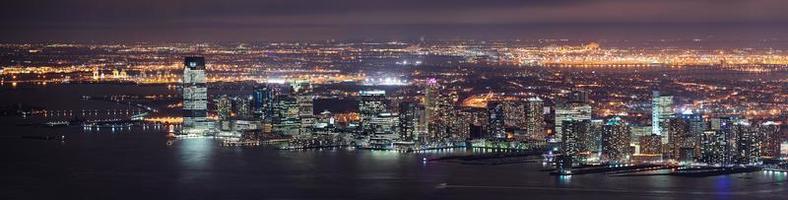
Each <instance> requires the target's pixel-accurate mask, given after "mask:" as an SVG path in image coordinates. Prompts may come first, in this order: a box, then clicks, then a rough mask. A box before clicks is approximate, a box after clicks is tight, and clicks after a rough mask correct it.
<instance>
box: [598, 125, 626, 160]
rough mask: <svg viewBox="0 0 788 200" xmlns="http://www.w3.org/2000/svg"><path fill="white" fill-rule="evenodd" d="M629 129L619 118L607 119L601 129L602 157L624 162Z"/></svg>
mask: <svg viewBox="0 0 788 200" xmlns="http://www.w3.org/2000/svg"><path fill="white" fill-rule="evenodd" d="M630 141H631V138H630V129H629V126H628V125H627V124H626V123H624V122H623V121H621V118H618V117H616V118H612V119H609V120H608V121H607V123H606V124H605V125H604V127H603V130H602V159H603V160H606V161H609V162H626V161H627V159H628V158H629V155H630V154H631V152H630V150H629V143H630Z"/></svg>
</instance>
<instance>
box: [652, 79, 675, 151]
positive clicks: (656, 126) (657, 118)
mask: <svg viewBox="0 0 788 200" xmlns="http://www.w3.org/2000/svg"><path fill="white" fill-rule="evenodd" d="M672 117H673V96H670V95H664V94H660V92H659V91H653V92H652V100H651V133H652V134H656V135H661V136H662V144H667V143H668V141H670V137H669V135H668V134H667V126H668V124H667V122H668V119H670V118H672Z"/></svg>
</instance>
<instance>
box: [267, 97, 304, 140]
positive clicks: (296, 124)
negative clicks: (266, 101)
mask: <svg viewBox="0 0 788 200" xmlns="http://www.w3.org/2000/svg"><path fill="white" fill-rule="evenodd" d="M298 114H299V107H298V100H297V99H296V98H295V97H291V96H288V95H279V96H277V97H276V102H275V104H274V119H273V132H274V133H276V134H281V135H291V136H296V135H298V134H299V131H300V128H301V119H299V117H298Z"/></svg>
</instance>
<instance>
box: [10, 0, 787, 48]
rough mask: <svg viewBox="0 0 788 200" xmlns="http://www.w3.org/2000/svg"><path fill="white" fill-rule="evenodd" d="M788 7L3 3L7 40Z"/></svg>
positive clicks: (380, 27)
mask: <svg viewBox="0 0 788 200" xmlns="http://www.w3.org/2000/svg"><path fill="white" fill-rule="evenodd" d="M787 7H788V1H785V0H748V1H739V0H659V1H656V0H221V1H217V0H130V1H121V0H11V1H6V2H2V3H0V23H2V26H3V27H4V29H3V30H0V36H3V38H4V39H5V40H13V39H20V40H26V39H32V38H35V39H42V38H48V39H53V40H57V39H96V40H103V39H110V38H111V39H112V40H114V39H124V38H139V39H143V40H149V39H162V40H171V39H172V38H197V39H219V40H230V39H237V38H238V37H239V36H244V37H243V38H244V39H253V40H254V38H255V35H259V36H258V37H269V38H288V37H292V39H299V38H301V37H303V38H334V37H339V38H342V37H345V36H350V35H352V36H353V37H372V38H374V37H376V36H382V37H389V36H398V34H399V35H402V36H409V37H410V36H414V35H418V34H434V32H435V30H433V29H436V28H437V27H447V26H448V27H455V28H456V27H458V26H460V27H469V28H466V30H465V31H468V30H467V29H472V27H478V26H485V27H487V25H501V26H496V27H511V25H518V24H519V25H522V26H516V27H531V28H536V29H540V28H543V27H554V26H560V25H569V24H583V25H589V24H592V25H593V24H598V25H605V26H607V25H611V24H638V27H641V28H648V26H645V27H643V26H642V25H643V24H661V25H664V24H717V25H719V26H722V27H725V26H729V25H736V26H738V25H742V24H744V25H748V26H749V25H753V24H762V25H763V26H762V27H765V28H770V27H771V28H773V26H780V25H783V24H788V23H787V22H788V12H785V11H784V10H785V8H787ZM726 24H727V25H726ZM423 25H427V26H423ZM465 25H467V26H465ZM471 25H473V26H471ZM681 26H684V25H681ZM622 27H623V26H622ZM674 27H675V26H674ZM181 30H192V31H194V32H192V33H184V32H182V31H181ZM387 30H390V31H387ZM545 30H547V29H545ZM307 31H308V32H307ZM351 32H353V33H351ZM470 32H472V31H470ZM476 32H478V30H476ZM536 32H544V31H543V30H536ZM164 34H167V35H164ZM365 34H369V35H365ZM373 34H378V35H373ZM495 34H496V33H494V32H489V33H485V34H483V35H495ZM507 34H509V33H506V31H505V30H501V32H500V35H507ZM79 35H82V36H79ZM208 35H209V36H208ZM223 35H226V36H223ZM469 35H473V34H469ZM80 37H84V38H80Z"/></svg>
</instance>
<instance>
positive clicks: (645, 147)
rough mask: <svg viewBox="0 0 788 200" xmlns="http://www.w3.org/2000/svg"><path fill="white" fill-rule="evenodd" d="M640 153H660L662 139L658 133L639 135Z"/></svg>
mask: <svg viewBox="0 0 788 200" xmlns="http://www.w3.org/2000/svg"><path fill="white" fill-rule="evenodd" d="M639 144H640V154H662V139H661V138H660V136H659V135H645V136H640V141H639Z"/></svg>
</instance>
